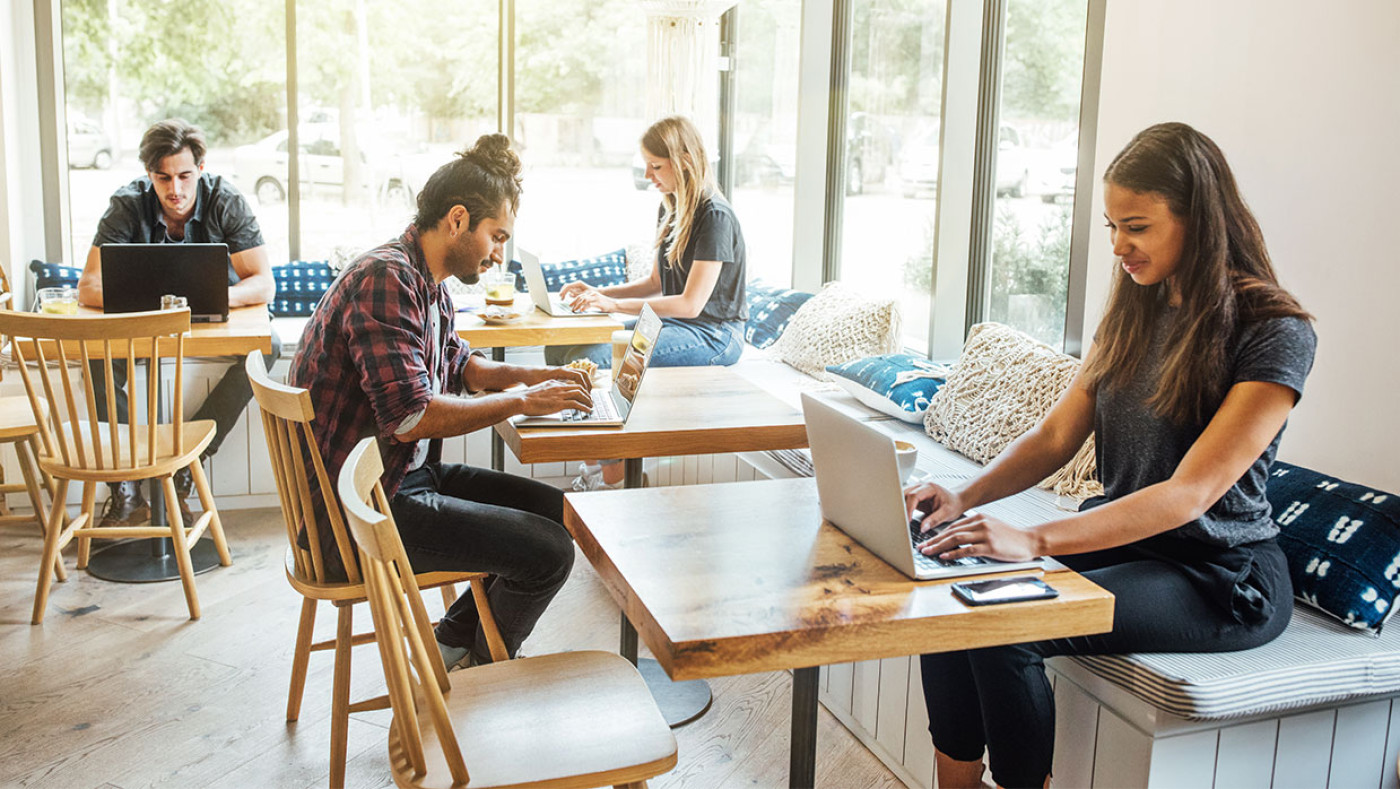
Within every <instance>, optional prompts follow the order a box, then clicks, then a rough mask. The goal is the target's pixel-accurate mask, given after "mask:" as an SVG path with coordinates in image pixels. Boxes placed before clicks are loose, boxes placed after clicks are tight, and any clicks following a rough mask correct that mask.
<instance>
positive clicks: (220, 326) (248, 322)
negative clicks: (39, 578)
mask: <svg viewBox="0 0 1400 789" xmlns="http://www.w3.org/2000/svg"><path fill="white" fill-rule="evenodd" d="M78 314H79V315H101V314H102V310H100V309H93V308H90V307H79V308H78ZM68 345H69V344H68V343H64V346H65V347H64V350H65V352H66V353H68V357H69V359H77V358H81V357H80V356H79V351H78V348H77V343H72V345H73V346H74V347H73V348H71V349H70V348H68V347H67V346H68ZM161 347H162V348H164V347H166V346H165V343H164V342H162V343H161ZM252 351H260V352H262V353H271V352H272V318H271V316H270V315H269V314H268V311H267V305H265V304H259V305H256V306H252V307H235V308H233V309H231V310H229V313H228V320H227V321H225V322H224V323H191V324H190V332H189V334H187V335H186V336H185V357H186V358H187V359H188V358H191V357H201V356H203V357H209V356H235V357H240V358H239V359H238V361H237V362H235V363H236V364H242V363H243V360H242V358H241V357H244V356H247V355H248V354H249V353H250V352H252ZM88 353H89V354H90V355H91V356H93V357H94V358H100V357H101V356H102V353H103V350H102V345H101V343H89V344H88ZM157 391H158V392H159V389H158V390H157ZM159 407H162V408H163V407H164V406H163V405H160V406H159ZM156 484H157V481H156V480H151V481H150V490H149V497H148V498H149V501H150V504H151V520H152V522H153V523H163V522H164V519H165V498H164V497H163V496H161V495H160V492H159V491H158V490H157V489H156ZM170 548H171V546H170V540H169V538H164V537H153V538H150V539H141V540H128V541H121V542H117V543H114V544H112V545H110V546H109V547H106V548H102V549H99V550H95V551H93V553H92V557H91V559H90V560H89V561H88V572H89V573H91V574H92V575H94V576H97V577H98V578H102V579H104V580H108V581H116V582H118V583H148V582H152V581H170V580H175V579H177V578H179V577H180V573H179V568H178V567H177V566H176V565H175V556H174V554H173V553H171V550H170ZM190 560H191V562H192V563H193V564H194V571H195V572H196V573H201V572H205V571H207V570H210V569H213V568H214V567H216V566H218V564H219V556H218V553H217V552H216V551H215V550H214V545H213V543H212V542H210V541H209V540H200V541H199V542H198V543H197V544H196V545H195V546H194V547H193V548H191V549H190Z"/></svg>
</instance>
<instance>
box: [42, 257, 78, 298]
mask: <svg viewBox="0 0 1400 789" xmlns="http://www.w3.org/2000/svg"><path fill="white" fill-rule="evenodd" d="M29 270H30V271H32V272H34V290H35V291H36V292H37V291H40V290H43V289H44V288H59V287H69V288H76V287H78V278H79V277H81V276H82V275H83V270H82V269H80V268H74V267H73V266H65V265H63V264H61V263H45V262H44V261H42V260H31V261H29Z"/></svg>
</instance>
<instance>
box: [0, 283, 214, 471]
mask: <svg viewBox="0 0 1400 789" xmlns="http://www.w3.org/2000/svg"><path fill="white" fill-rule="evenodd" d="M189 329H190V311H189V310H188V309H182V310H157V311H154V312H133V313H128V314H125V315H42V314H39V315H35V314H30V313H23V312H14V311H9V310H0V335H8V336H9V337H10V338H11V346H10V347H11V352H12V353H13V355H14V359H15V362H16V363H17V364H19V372H20V377H21V378H23V379H24V388H25V391H26V392H27V393H28V394H29V402H30V405H31V406H32V407H33V408H34V414H35V419H36V420H37V421H38V422H39V428H40V433H41V435H42V436H43V442H44V446H45V447H49V448H56V449H50V450H48V451H49V453H50V455H51V456H54V457H55V458H56V459H57V460H59V461H61V462H62V463H63V465H65V466H69V467H72V468H82V469H90V470H104V471H106V470H120V469H134V470H139V469H143V468H147V467H149V466H153V465H155V464H156V463H158V462H160V461H161V460H162V459H164V458H168V457H171V456H173V455H180V454H183V453H184V452H185V431H184V420H183V417H182V416H181V415H183V414H184V391H183V390H184V383H185V380H184V356H185V334H186V333H187V332H188V331H189ZM116 359H122V360H125V361H126V364H127V370H128V371H129V373H130V374H129V375H128V376H127V385H126V395H127V402H128V403H129V404H130V406H131V408H130V410H129V412H128V413H129V415H130V418H128V419H127V424H126V425H125V426H122V425H120V424H118V422H117V421H116V413H117V406H116V389H115V388H114V387H113V383H112V381H113V377H112V362H113V361H114V360H116ZM137 359H149V360H150V362H151V366H150V368H149V372H148V374H147V376H146V386H145V397H144V403H145V405H144V408H142V407H140V404H141V403H142V402H143V398H142V397H140V394H141V390H140V389H139V388H138V387H137V384H136V379H137V376H136V375H135V366H136V361H137ZM167 360H168V361H171V362H173V363H174V372H175V381H174V395H173V397H172V402H171V408H170V411H169V413H170V414H174V415H177V417H179V418H174V419H170V418H166V419H165V420H162V418H161V416H160V411H159V409H158V408H157V405H158V403H159V402H160V399H159V396H158V393H159V388H158V387H159V385H160V378H161V375H160V373H159V372H158V371H159V370H160V369H161V367H162V364H161V362H163V361H167ZM93 362H96V364H97V365H98V366H100V367H101V368H102V370H103V371H104V373H105V374H106V378H105V386H104V387H102V388H101V389H100V390H99V389H96V388H95V384H94V380H93V375H92V369H91V368H92V366H93V364H92V363H93ZM30 363H32V366H31V364H30ZM75 366H76V368H77V370H78V376H77V378H78V380H77V382H75V381H74V376H73V375H72V374H71V373H72V370H73V368H74V367H75ZM35 378H37V379H38V381H37V382H36V381H35ZM98 397H101V398H103V401H104V402H105V404H106V406H107V414H108V415H109V418H110V421H109V422H108V424H107V425H106V429H105V431H104V430H101V429H98V427H97V425H98V421H97V398H98ZM41 399H45V400H47V401H48V405H49V408H48V413H49V414H50V415H51V416H52V419H53V425H50V424H48V422H47V421H45V419H44V418H43V416H42V415H43V413H44V411H43V409H42V406H40V404H39V401H40V400H41ZM84 405H85V406H86V407H85V408H83V406H84ZM143 411H144V413H145V421H144V423H143V422H141V421H140V420H139V416H140V414H141V413H142V412H143ZM163 421H165V422H169V423H170V424H171V425H172V429H171V431H170V433H169V439H168V440H165V439H163V438H162V436H161V431H159V429H158V428H159V426H160V425H161V424H162V422H163ZM104 432H105V435H104Z"/></svg>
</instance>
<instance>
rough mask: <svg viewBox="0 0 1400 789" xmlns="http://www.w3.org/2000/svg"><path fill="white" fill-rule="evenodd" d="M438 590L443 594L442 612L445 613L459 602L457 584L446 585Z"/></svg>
mask: <svg viewBox="0 0 1400 789" xmlns="http://www.w3.org/2000/svg"><path fill="white" fill-rule="evenodd" d="M438 590H439V591H440V592H442V610H443V612H444V613H445V612H446V611H448V609H450V608H452V604H453V603H455V602H457V584H444V585H443V586H439V587H438Z"/></svg>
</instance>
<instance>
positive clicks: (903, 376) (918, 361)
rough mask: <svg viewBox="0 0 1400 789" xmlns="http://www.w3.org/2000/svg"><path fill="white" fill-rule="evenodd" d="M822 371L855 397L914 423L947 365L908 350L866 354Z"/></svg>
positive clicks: (942, 378)
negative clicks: (829, 374)
mask: <svg viewBox="0 0 1400 789" xmlns="http://www.w3.org/2000/svg"><path fill="white" fill-rule="evenodd" d="M826 371H827V372H828V373H831V375H832V376H833V379H832V380H834V381H836V383H838V384H840V385H841V387H842V388H843V389H845V390H846V391H848V392H850V393H851V395H852V396H854V397H855V398H856V399H857V400H859V401H861V402H862V403H864V404H866V405H868V406H870V407H871V408H874V409H875V410H877V411H879V412H881V413H884V414H889V415H890V416H892V417H894V418H896V419H902V420H904V421H905V422H910V423H914V424H918V423H921V422H923V420H924V412H925V411H927V410H928V402H929V399H930V398H932V397H933V394H934V392H937V391H938V390H939V388H940V387H942V386H943V382H944V380H945V379H946V378H947V377H948V371H947V368H945V367H943V366H942V365H939V364H934V363H933V362H930V361H929V360H928V359H925V358H924V357H922V356H914V355H913V354H908V353H890V354H885V355H884V356H869V357H866V358H864V359H856V360H855V361H853V362H846V363H845V364H833V365H830V366H828V367H827V368H826Z"/></svg>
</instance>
